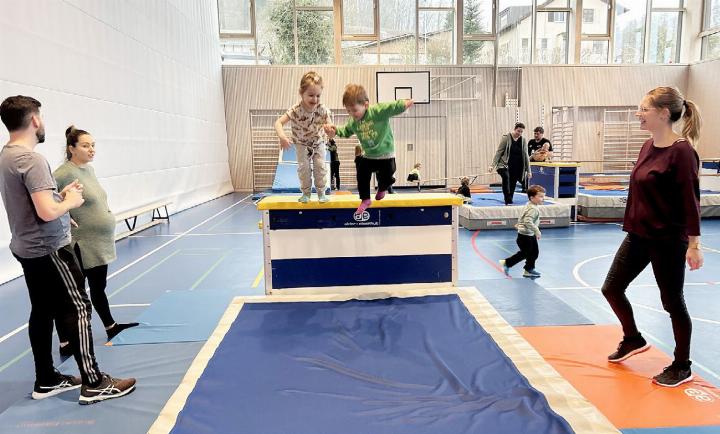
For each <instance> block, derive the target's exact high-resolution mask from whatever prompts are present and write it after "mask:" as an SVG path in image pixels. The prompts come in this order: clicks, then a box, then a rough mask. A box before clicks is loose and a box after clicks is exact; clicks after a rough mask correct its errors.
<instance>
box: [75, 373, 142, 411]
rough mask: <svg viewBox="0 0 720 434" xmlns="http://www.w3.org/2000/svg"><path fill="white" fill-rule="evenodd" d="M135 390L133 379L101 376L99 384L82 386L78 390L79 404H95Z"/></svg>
mask: <svg viewBox="0 0 720 434" xmlns="http://www.w3.org/2000/svg"><path fill="white" fill-rule="evenodd" d="M133 390H135V379H134V378H124V379H123V378H113V377H111V376H109V375H108V374H103V376H102V380H100V384H98V385H96V386H88V385H83V386H82V388H81V389H80V401H79V402H80V404H82V405H86V404H95V403H98V402H100V401H105V400H107V399H113V398H120V397H121V396H125V395H127V394H129V393H130V392H132V391H133Z"/></svg>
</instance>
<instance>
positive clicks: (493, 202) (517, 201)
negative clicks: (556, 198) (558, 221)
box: [470, 190, 555, 206]
mask: <svg viewBox="0 0 720 434" xmlns="http://www.w3.org/2000/svg"><path fill="white" fill-rule="evenodd" d="M526 203H528V197H527V194H526V193H522V192H520V191H519V190H518V191H516V192H515V194H514V195H513V206H525V204H526ZM553 203H555V202H553V201H552V200H549V199H546V200H545V202H544V204H553ZM470 205H472V206H505V199H504V198H503V194H502V193H474V194H473V195H472V197H471V202H470Z"/></svg>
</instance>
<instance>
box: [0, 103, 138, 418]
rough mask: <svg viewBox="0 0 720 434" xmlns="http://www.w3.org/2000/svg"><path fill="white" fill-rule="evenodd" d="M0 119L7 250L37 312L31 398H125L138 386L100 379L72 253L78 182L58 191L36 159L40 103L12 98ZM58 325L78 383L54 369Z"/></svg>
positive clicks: (32, 324)
mask: <svg viewBox="0 0 720 434" xmlns="http://www.w3.org/2000/svg"><path fill="white" fill-rule="evenodd" d="M0 119H2V122H3V124H5V126H6V127H7V129H8V132H9V133H10V141H9V142H8V143H7V144H6V145H5V146H4V147H3V148H2V151H0V195H1V196H2V200H3V203H4V204H5V211H6V212H7V215H8V221H9V222H10V231H11V233H12V238H11V241H10V251H11V252H12V253H13V255H14V256H15V258H16V259H17V260H18V261H19V262H20V264H21V265H22V268H23V274H24V277H25V283H26V284H27V288H28V294H29V295H30V304H31V305H32V310H31V312H30V319H29V320H28V332H29V335H30V346H31V348H32V352H33V359H34V361H35V386H34V388H33V392H32V397H33V399H44V398H48V397H51V396H54V395H57V394H59V393H62V392H66V391H68V390H73V389H78V388H80V389H81V390H80V401H79V402H80V404H92V403H95V402H99V401H103V400H105V399H110V398H117V397H120V396H123V395H127V394H128V393H130V392H132V391H133V390H134V389H135V379H134V378H129V379H124V380H123V379H117V378H112V377H111V376H109V375H107V374H103V373H102V372H100V368H99V367H98V365H97V362H96V361H95V351H94V349H93V342H92V330H91V329H90V312H91V308H90V300H89V299H88V296H87V293H86V292H85V276H83V274H82V271H81V270H80V267H79V265H78V261H77V258H76V257H75V253H74V252H73V249H72V248H70V216H69V214H68V211H69V210H71V209H73V208H77V207H79V206H80V205H82V204H83V201H84V199H83V197H82V185H81V184H80V183H79V182H77V180H76V181H75V182H72V183H71V184H70V185H68V186H67V187H65V188H64V189H63V190H62V191H61V192H58V190H57V184H56V183H55V180H54V179H53V176H52V172H51V171H50V166H49V165H48V162H47V160H45V158H44V157H43V156H42V155H40V154H39V153H37V152H35V147H36V146H37V145H38V143H42V142H43V141H44V140H45V126H44V124H43V120H42V117H41V116H40V102H39V101H37V100H36V99H34V98H31V97H27V96H21V95H18V96H13V97H10V98H7V99H5V100H4V101H3V102H2V104H0ZM53 320H55V322H56V323H58V322H60V323H61V324H62V328H63V330H65V331H66V333H67V334H68V339H69V341H70V345H72V348H73V356H75V360H76V361H77V364H78V368H80V377H81V378H77V377H74V376H70V375H63V374H61V373H60V372H58V371H57V370H56V369H55V366H54V365H53V358H52V354H51V348H52V325H53Z"/></svg>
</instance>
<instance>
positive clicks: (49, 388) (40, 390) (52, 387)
mask: <svg viewBox="0 0 720 434" xmlns="http://www.w3.org/2000/svg"><path fill="white" fill-rule="evenodd" d="M56 373H57V377H56V380H55V381H53V382H52V383H51V384H40V383H38V382H37V381H36V382H35V387H34V388H33V392H32V399H45V398H49V397H51V396H55V395H58V394H60V393H63V392H67V391H69V390H75V389H78V388H79V387H80V385H81V384H82V381H80V378H78V377H73V376H72V375H63V374H61V373H59V372H57V371H56Z"/></svg>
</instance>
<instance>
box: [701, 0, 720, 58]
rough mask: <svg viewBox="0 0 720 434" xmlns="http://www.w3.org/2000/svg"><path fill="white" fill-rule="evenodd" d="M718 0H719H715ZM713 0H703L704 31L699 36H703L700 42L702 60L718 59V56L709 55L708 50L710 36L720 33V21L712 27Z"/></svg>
mask: <svg viewBox="0 0 720 434" xmlns="http://www.w3.org/2000/svg"><path fill="white" fill-rule="evenodd" d="M715 1H717V0H715ZM712 3H713V0H703V8H702V13H703V17H702V31H701V32H700V34H699V35H698V37H700V38H701V42H700V44H701V45H700V60H710V59H716V58H717V57H710V58H708V57H707V54H708V53H707V50H708V47H707V46H708V41H709V40H710V37H711V36H713V35H716V34H718V33H720V23H718V24H717V25H715V26H713V27H710V13H711V11H710V7H711V6H712Z"/></svg>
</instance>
